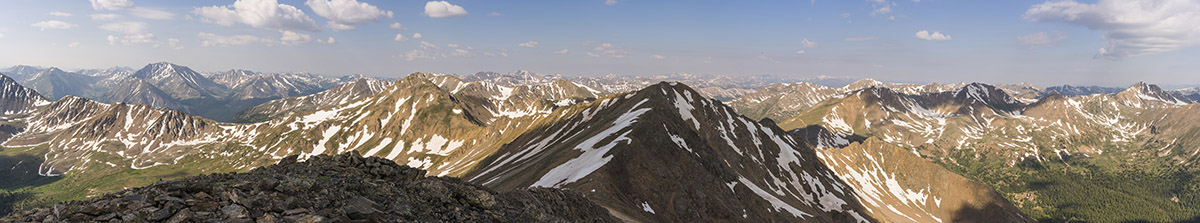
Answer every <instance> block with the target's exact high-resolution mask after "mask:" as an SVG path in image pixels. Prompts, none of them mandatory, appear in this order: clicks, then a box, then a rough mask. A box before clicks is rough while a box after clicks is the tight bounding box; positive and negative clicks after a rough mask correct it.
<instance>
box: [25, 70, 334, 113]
mask: <svg viewBox="0 0 1200 223" xmlns="http://www.w3.org/2000/svg"><path fill="white" fill-rule="evenodd" d="M9 73H11V74H12V75H13V76H14V77H16V78H14V79H15V80H17V82H18V83H20V84H22V85H24V86H29V87H30V88H33V89H35V90H37V91H38V92H41V93H42V94H44V95H46V97H48V98H49V99H51V100H58V99H61V98H64V97H67V96H68V95H70V96H76V97H83V98H88V99H91V100H95V101H99V102H104V103H115V102H123V103H130V104H146V105H150V106H153V107H160V108H170V109H175V110H180V111H183V112H185V113H187V114H192V115H199V116H203V117H206V118H210V119H215V120H221V121H229V120H231V119H232V118H233V116H234V115H235V114H237V112H240V111H242V110H245V109H247V108H250V107H253V106H257V105H259V104H262V103H264V102H266V101H269V100H274V99H280V98H285V97H294V96H303V95H309V94H313V93H316V92H319V91H322V90H325V89H328V88H331V87H334V86H336V85H338V84H340V83H343V82H344V81H343V80H341V79H336V78H325V77H321V76H318V75H312V74H262V73H256V72H252V71H245V70H231V71H228V72H224V73H218V74H212V75H208V76H206V75H204V74H201V73H199V72H196V71H194V70H192V69H191V68H188V67H186V66H180V65H177V64H172V63H167V62H160V63H153V64H148V65H146V66H145V67H143V68H141V69H138V70H133V69H131V68H127V67H113V68H108V69H86V70H78V71H75V72H68V71H64V70H62V69H59V68H55V67H50V68H41V67H33V66H15V67H12V68H10V69H9ZM210 77H214V78H219V80H221V82H218V81H214V80H213V79H210Z"/></svg>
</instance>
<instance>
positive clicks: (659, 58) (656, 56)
mask: <svg viewBox="0 0 1200 223" xmlns="http://www.w3.org/2000/svg"><path fill="white" fill-rule="evenodd" d="M650 58H651V59H655V60H661V59H663V58H667V57H664V56H662V55H658V54H654V55H650Z"/></svg>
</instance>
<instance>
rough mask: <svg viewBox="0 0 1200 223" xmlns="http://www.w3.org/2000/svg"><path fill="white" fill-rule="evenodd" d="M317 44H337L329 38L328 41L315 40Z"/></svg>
mask: <svg viewBox="0 0 1200 223" xmlns="http://www.w3.org/2000/svg"><path fill="white" fill-rule="evenodd" d="M317 42H318V43H324V44H334V43H337V40H336V39H333V37H332V36H330V37H329V39H328V40H322V39H317Z"/></svg>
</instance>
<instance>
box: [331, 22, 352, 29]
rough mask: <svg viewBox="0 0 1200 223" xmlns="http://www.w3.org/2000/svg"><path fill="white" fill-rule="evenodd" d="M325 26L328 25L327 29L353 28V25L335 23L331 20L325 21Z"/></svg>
mask: <svg viewBox="0 0 1200 223" xmlns="http://www.w3.org/2000/svg"><path fill="white" fill-rule="evenodd" d="M325 27H328V28H329V29H332V30H334V31H346V30H354V26H352V25H346V24H341V23H336V22H333V21H329V22H325Z"/></svg>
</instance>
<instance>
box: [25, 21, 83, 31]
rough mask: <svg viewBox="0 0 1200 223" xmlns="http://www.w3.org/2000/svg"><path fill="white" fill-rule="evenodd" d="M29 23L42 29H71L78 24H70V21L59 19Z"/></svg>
mask: <svg viewBox="0 0 1200 223" xmlns="http://www.w3.org/2000/svg"><path fill="white" fill-rule="evenodd" d="M29 25H30V26H33V27H38V28H41V30H42V31H46V29H70V28H75V26H76V25H75V24H70V23H66V22H63V21H58V20H50V21H41V22H35V23H33V24H29Z"/></svg>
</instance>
